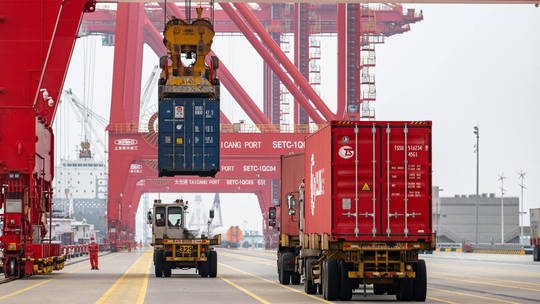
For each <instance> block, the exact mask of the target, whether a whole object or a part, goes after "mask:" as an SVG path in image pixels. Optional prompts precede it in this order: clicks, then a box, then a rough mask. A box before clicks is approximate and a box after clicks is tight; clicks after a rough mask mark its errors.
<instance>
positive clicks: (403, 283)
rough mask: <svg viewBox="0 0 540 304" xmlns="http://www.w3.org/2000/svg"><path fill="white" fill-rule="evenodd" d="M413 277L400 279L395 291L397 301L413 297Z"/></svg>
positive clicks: (408, 299)
mask: <svg viewBox="0 0 540 304" xmlns="http://www.w3.org/2000/svg"><path fill="white" fill-rule="evenodd" d="M413 283H414V282H413V279H401V280H400V281H399V289H398V290H397V293H396V298H397V299H398V300H399V301H410V300H412V299H413V293H414V284H413Z"/></svg>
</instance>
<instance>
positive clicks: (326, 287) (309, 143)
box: [269, 121, 435, 301]
mask: <svg viewBox="0 0 540 304" xmlns="http://www.w3.org/2000/svg"><path fill="white" fill-rule="evenodd" d="M281 170H282V171H281V172H282V173H281V178H282V180H281V198H280V199H281V204H280V207H279V209H280V210H279V212H277V211H276V210H275V209H273V208H272V209H271V210H270V211H269V225H276V224H277V223H279V229H280V235H281V237H280V245H279V249H278V254H277V257H278V258H277V264H278V265H277V266H278V267H277V268H278V275H279V281H280V283H281V284H290V283H292V284H299V283H300V282H301V278H303V281H304V290H305V292H306V293H308V294H315V293H317V292H319V293H322V294H323V295H324V298H325V299H327V300H336V299H340V300H344V301H348V300H350V299H351V298H352V292H353V289H357V288H359V287H363V289H364V293H365V292H366V285H368V284H373V292H374V293H375V294H378V295H380V294H385V293H386V294H394V295H396V297H397V299H398V300H402V301H410V300H415V301H425V299H426V290H427V274H426V264H425V262H424V261H423V260H421V259H419V257H418V253H419V251H421V250H433V249H434V248H435V235H434V233H433V232H432V213H431V122H427V121H423V122H341V121H339V122H332V123H331V124H330V125H329V126H327V127H325V128H323V129H321V130H320V131H318V132H317V133H315V134H312V135H311V136H309V137H308V138H307V139H306V148H305V153H304V154H299V155H289V156H283V157H282V159H281ZM278 214H279V216H278Z"/></svg>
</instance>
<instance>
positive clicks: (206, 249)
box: [148, 200, 221, 278]
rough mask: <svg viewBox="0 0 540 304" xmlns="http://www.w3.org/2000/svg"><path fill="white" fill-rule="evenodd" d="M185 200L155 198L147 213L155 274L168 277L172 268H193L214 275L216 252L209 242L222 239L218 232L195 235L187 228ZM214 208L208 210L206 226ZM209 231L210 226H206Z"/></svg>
mask: <svg viewBox="0 0 540 304" xmlns="http://www.w3.org/2000/svg"><path fill="white" fill-rule="evenodd" d="M187 209H188V203H187V202H184V201H182V200H176V201H175V202H174V203H172V204H162V203H161V200H155V201H154V207H153V212H149V213H148V222H149V223H150V224H151V225H152V246H154V270H155V275H156V277H163V276H165V277H170V276H171V271H172V269H175V268H181V269H188V268H196V269H197V272H198V273H199V275H200V276H201V277H211V278H215V277H216V275H217V252H216V251H214V248H213V247H212V246H215V245H219V244H220V243H221V241H220V236H219V235H218V236H216V237H214V238H209V237H208V236H205V235H201V236H200V237H199V236H196V235H195V234H194V232H192V231H190V230H188V229H187V228H186V213H187ZM213 218H214V211H213V210H211V211H210V219H209V221H208V228H210V224H211V222H212V219H213ZM208 231H209V230H208Z"/></svg>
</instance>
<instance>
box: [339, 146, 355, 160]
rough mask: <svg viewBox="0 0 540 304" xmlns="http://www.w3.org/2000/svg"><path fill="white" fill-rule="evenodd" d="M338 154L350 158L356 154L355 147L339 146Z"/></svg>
mask: <svg viewBox="0 0 540 304" xmlns="http://www.w3.org/2000/svg"><path fill="white" fill-rule="evenodd" d="M338 154H339V156H340V157H341V158H343V159H349V158H351V157H353V156H354V149H353V148H352V147H350V146H342V147H341V148H339V150H338Z"/></svg>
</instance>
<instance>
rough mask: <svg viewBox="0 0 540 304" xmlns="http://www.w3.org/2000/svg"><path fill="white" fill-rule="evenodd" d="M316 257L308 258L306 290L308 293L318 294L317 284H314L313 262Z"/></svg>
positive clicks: (305, 278) (305, 268) (305, 280)
mask: <svg viewBox="0 0 540 304" xmlns="http://www.w3.org/2000/svg"><path fill="white" fill-rule="evenodd" d="M314 262H315V260H314V259H306V263H305V265H304V291H305V292H306V293H307V294H316V293H317V285H316V284H313V263H314Z"/></svg>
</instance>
